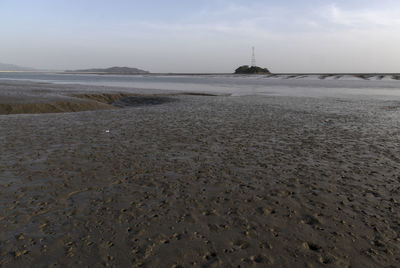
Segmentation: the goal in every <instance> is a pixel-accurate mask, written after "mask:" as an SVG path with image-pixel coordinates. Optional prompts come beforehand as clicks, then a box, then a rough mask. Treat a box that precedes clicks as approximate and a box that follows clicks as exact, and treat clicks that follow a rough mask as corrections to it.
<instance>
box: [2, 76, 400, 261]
mask: <svg viewBox="0 0 400 268" xmlns="http://www.w3.org/2000/svg"><path fill="white" fill-rule="evenodd" d="M11 88H13V90H12V89H11ZM0 92H1V94H0V95H1V97H0V103H1V104H4V105H6V104H13V105H14V104H27V103H29V104H34V103H52V102H57V103H59V102H68V103H71V102H73V103H74V102H79V101H81V102H82V101H87V100H85V99H84V98H77V97H76V96H74V95H75V94H78V95H80V96H81V97H82V96H84V95H85V94H86V95H87V94H96V96H97V98H98V96H99V95H101V94H106V95H104V96H111V95H112V94H114V97H115V94H127V95H129V96H127V95H123V96H122V97H124V98H126V97H128V100H130V101H128V102H126V101H124V102H123V105H122V104H121V103H119V104H120V105H119V106H120V107H111V106H114V105H113V104H110V102H111V101H112V102H114V101H117V100H115V99H114V97H112V96H111V97H104V98H100V99H97V100H96V99H95V98H94V97H93V95H92V96H89V98H86V99H90V100H93V101H96V102H97V104H98V105H99V106H102V107H105V106H104V105H107V109H98V110H93V108H91V109H88V111H84V110H85V109H84V110H83V111H82V110H79V112H66V111H65V110H64V111H59V113H41V114H39V113H35V114H26V113H25V114H3V115H0V150H1V153H0V230H1V231H0V266H2V267H43V266H44V267H47V266H49V267H51V266H61V267H101V266H105V267H136V266H137V267H191V266H193V267H303V266H304V267H320V266H324V267H325V266H326V267H398V266H399V265H400V257H399V256H400V204H399V202H400V156H399V144H400V120H399V119H400V100H398V99H390V98H384V99H382V98H379V97H375V96H372V95H369V96H364V97H360V98H359V97H354V96H352V97H344V96H341V97H332V96H323V97H321V96H319V97H312V96H307V97H299V96H273V95H263V96H260V95H258V96H255V95H247V96H245V95H243V96H229V95H218V96H208V95H207V94H204V95H196V94H177V93H176V92H167V91H156V90H153V91H151V90H134V89H122V88H112V89H109V88H108V87H98V86H82V85H51V84H45V83H43V84H40V83H30V82H4V81H2V82H0ZM107 94H110V95H107ZM143 94H145V95H146V97H148V98H150V100H153V102H152V103H149V102H147V101H143V99H142V101H138V99H134V98H135V96H139V97H142V98H143ZM160 94H161V95H162V96H161V95H160ZM148 95H151V96H150V97H149V96H148ZM122 97H121V96H120V98H118V100H121V99H123V98H122ZM129 98H130V99H129ZM132 98H133V99H132ZM104 99H106V101H108V103H105V102H104ZM160 99H161V100H167V101H159V100H160ZM154 100H156V101H155V103H154ZM157 100H158V101H157ZM137 103H139V104H142V105H136V104H137ZM91 104H93V103H91ZM117 106H118V105H117ZM121 106H122V107H121ZM96 109H97V108H96ZM52 112H54V111H52Z"/></svg>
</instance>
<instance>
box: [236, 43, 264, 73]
mask: <svg viewBox="0 0 400 268" xmlns="http://www.w3.org/2000/svg"><path fill="white" fill-rule="evenodd" d="M251 49H252V55H251V66H250V67H249V65H243V66H240V67H239V68H237V69H236V70H235V74H270V71H269V70H268V69H267V68H261V67H258V66H257V65H256V52H255V50H256V48H255V47H251Z"/></svg>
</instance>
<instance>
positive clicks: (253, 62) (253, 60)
mask: <svg viewBox="0 0 400 268" xmlns="http://www.w3.org/2000/svg"><path fill="white" fill-rule="evenodd" d="M252 49H253V55H252V57H251V67H255V66H256V53H255V47H252Z"/></svg>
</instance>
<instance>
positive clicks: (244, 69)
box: [235, 65, 271, 74]
mask: <svg viewBox="0 0 400 268" xmlns="http://www.w3.org/2000/svg"><path fill="white" fill-rule="evenodd" d="M270 73H271V72H270V71H269V70H268V69H267V68H261V67H258V66H248V65H243V66H240V67H239V68H237V69H236V70H235V74H270Z"/></svg>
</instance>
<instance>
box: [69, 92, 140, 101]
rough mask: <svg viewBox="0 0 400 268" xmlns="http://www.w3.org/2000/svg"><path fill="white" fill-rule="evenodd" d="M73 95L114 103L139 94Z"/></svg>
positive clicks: (74, 95)
mask: <svg viewBox="0 0 400 268" xmlns="http://www.w3.org/2000/svg"><path fill="white" fill-rule="evenodd" d="M71 96H72V97H76V98H80V99H87V100H92V101H98V102H102V103H107V104H112V103H114V102H116V101H118V100H120V99H123V98H127V97H132V96H137V94H126V93H114V94H107V93H95V94H73V95H71Z"/></svg>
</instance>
